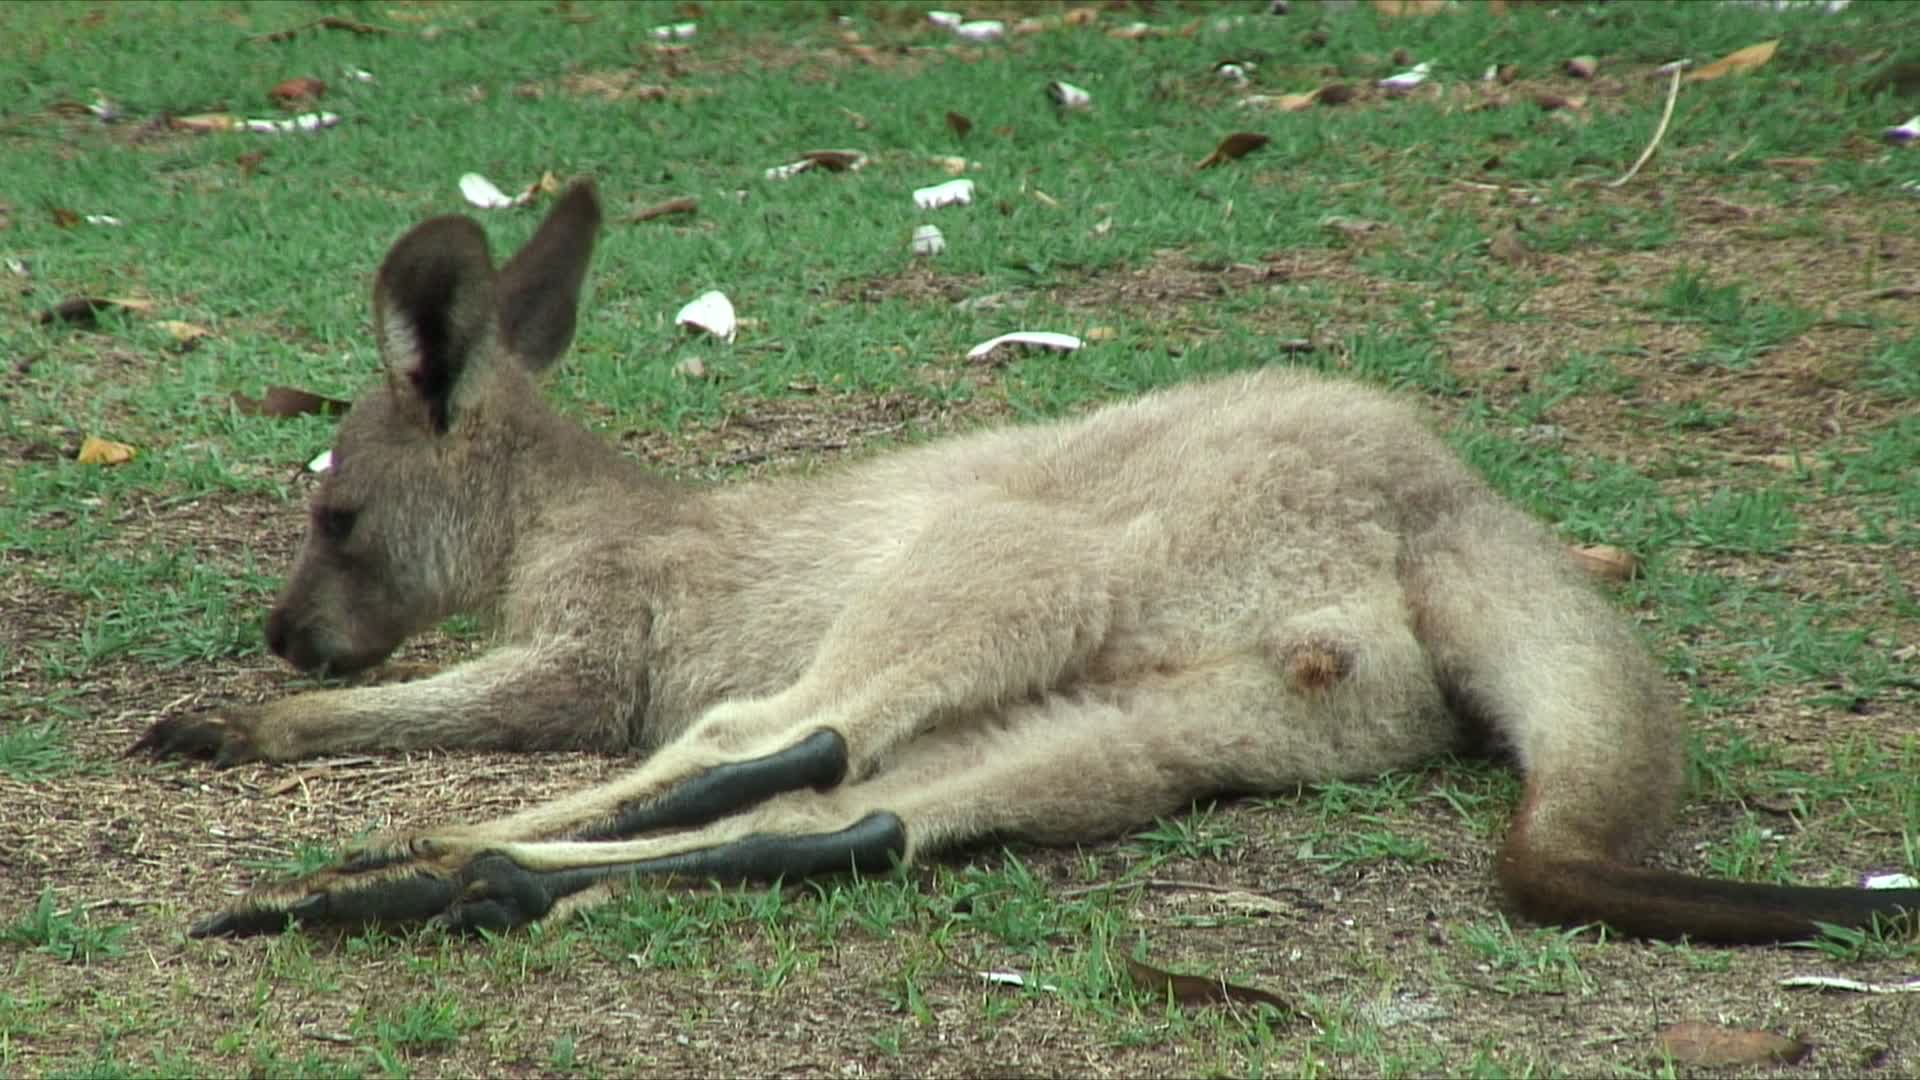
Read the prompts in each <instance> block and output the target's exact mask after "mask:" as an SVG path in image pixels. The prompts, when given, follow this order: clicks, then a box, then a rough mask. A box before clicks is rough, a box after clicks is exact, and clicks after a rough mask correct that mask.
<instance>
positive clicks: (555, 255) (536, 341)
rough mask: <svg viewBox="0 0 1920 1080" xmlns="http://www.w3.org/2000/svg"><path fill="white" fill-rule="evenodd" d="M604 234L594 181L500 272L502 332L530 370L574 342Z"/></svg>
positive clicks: (563, 201)
mask: <svg viewBox="0 0 1920 1080" xmlns="http://www.w3.org/2000/svg"><path fill="white" fill-rule="evenodd" d="M599 229H600V200H599V199H598V198H597V197H596V196H595V195H594V191H593V182H592V181H591V180H582V181H580V182H579V183H577V184H575V185H573V186H572V187H570V188H568V189H567V192H566V194H564V195H562V196H560V201H559V202H556V203H555V204H554V206H553V210H552V211H551V212H549V213H548V214H547V220H545V221H543V222H541V223H540V228H539V230H538V231H537V232H535V233H534V234H533V238H532V239H531V240H528V241H527V244H526V246H525V247H523V248H521V249H520V250H519V252H517V253H516V254H515V255H514V256H513V258H511V259H509V260H507V264H506V265H505V266H503V267H501V268H500V277H499V283H498V292H499V296H500V332H501V334H502V335H503V336H504V337H505V339H506V343H507V348H508V349H510V350H511V351H512V352H513V353H514V355H515V356H518V357H519V358H520V362H521V363H522V364H524V365H526V368H527V370H529V371H541V370H544V369H545V368H546V367H547V366H548V365H550V364H552V363H553V362H554V361H555V360H558V359H559V358H560V354H561V353H564V352H566V351H567V346H568V345H569V344H571V343H572V341H573V321H574V310H575V309H576V308H578V307H579V306H580V285H581V282H583V281H584V280H586V276H587V263H588V262H589V261H590V260H591V259H592V257H593V238H594V234H595V233H596V232H598V231H599Z"/></svg>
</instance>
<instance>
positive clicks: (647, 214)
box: [627, 195, 700, 222]
mask: <svg viewBox="0 0 1920 1080" xmlns="http://www.w3.org/2000/svg"><path fill="white" fill-rule="evenodd" d="M699 208H700V200H699V199H696V198H694V197H693V196H692V195H682V196H680V197H679V198H677V199H668V200H667V201H666V202H663V203H655V204H653V205H652V206H648V207H643V208H641V209H639V210H635V211H634V212H633V213H631V214H628V215H627V220H628V221H629V222H635V221H652V220H653V219H654V218H663V217H668V216H671V215H673V214H691V213H693V212H694V211H695V210H698V209H699Z"/></svg>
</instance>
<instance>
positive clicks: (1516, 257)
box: [1487, 229, 1533, 264]
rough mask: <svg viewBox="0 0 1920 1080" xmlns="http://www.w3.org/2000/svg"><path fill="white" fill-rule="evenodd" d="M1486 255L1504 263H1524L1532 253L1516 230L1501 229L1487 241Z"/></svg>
mask: <svg viewBox="0 0 1920 1080" xmlns="http://www.w3.org/2000/svg"><path fill="white" fill-rule="evenodd" d="M1487 253H1488V254H1489V255H1492V256H1493V257H1494V258H1496V259H1499V260H1500V261H1501V262H1504V263H1515V264H1519V263H1524V262H1526V261H1527V260H1528V259H1529V258H1531V257H1532V255H1533V253H1532V252H1531V251H1530V250H1528V248H1527V241H1526V239H1525V238H1524V237H1522V236H1521V235H1520V230H1518V229H1501V230H1500V231H1499V232H1497V233H1494V234H1493V239H1491V240H1489V241H1487Z"/></svg>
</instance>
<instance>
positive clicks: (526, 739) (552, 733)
mask: <svg viewBox="0 0 1920 1080" xmlns="http://www.w3.org/2000/svg"><path fill="white" fill-rule="evenodd" d="M620 698H621V695H619V694H618V693H617V692H616V691H615V690H614V688H613V687H612V686H611V685H610V684H609V682H608V680H606V679H604V678H602V677H599V676H598V675H596V674H594V673H592V672H590V671H587V670H583V669H582V668H581V667H580V666H579V665H578V664H576V663H573V662H571V660H570V658H567V657H555V656H551V655H546V654H542V653H540V652H538V651H536V650H525V649H502V650H498V651H496V652H494V653H490V654H488V655H487V656H485V657H483V658H481V659H479V660H476V661H474V662H472V663H469V664H464V665H461V666H460V667H456V668H453V669H451V670H449V671H446V672H443V673H441V674H439V675H436V676H434V677H433V678H430V679H422V680H419V681H417V682H410V683H401V684H397V685H389V686H368V687H354V688H351V689H343V690H320V691H315V692H313V693H308V694H301V695H299V696H297V697H292V698H287V699H285V700H282V701H278V702H275V703H273V704H271V705H268V706H266V707H265V708H264V709H263V710H262V711H261V712H260V713H259V714H258V716H257V718H255V719H254V720H253V722H252V724H251V725H250V727H251V729H252V730H251V732H250V734H251V737H252V741H253V742H254V744H255V745H256V747H257V748H258V750H259V753H260V756H262V757H266V758H269V759H272V760H278V761H285V760H290V759H293V758H301V757H310V756H312V755H314V754H323V753H334V752H341V751H354V750H419V749H430V748H437V749H449V750H452V749H465V750H608V751H612V750H620V749H624V748H625V746H626V744H627V741H628V732H629V725H628V723H627V717H628V715H629V713H630V711H631V707H630V706H628V705H627V704H626V703H623V702H622V701H621V700H620Z"/></svg>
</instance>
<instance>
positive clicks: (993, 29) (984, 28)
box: [953, 19, 1007, 41]
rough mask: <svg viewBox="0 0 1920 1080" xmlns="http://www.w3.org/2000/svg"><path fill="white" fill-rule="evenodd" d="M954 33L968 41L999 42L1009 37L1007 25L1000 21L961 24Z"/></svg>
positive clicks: (988, 20) (986, 20) (976, 21)
mask: <svg viewBox="0 0 1920 1080" xmlns="http://www.w3.org/2000/svg"><path fill="white" fill-rule="evenodd" d="M953 32H954V33H956V34H959V35H960V36H961V37H963V38H966V39H967V40H968V41H998V40H999V39H1000V38H1003V37H1006V36H1007V24H1006V23H1003V22H1001V21H1000V20H999V19H976V20H974V21H973V22H964V23H961V24H960V25H959V26H956V27H954V28H953Z"/></svg>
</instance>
